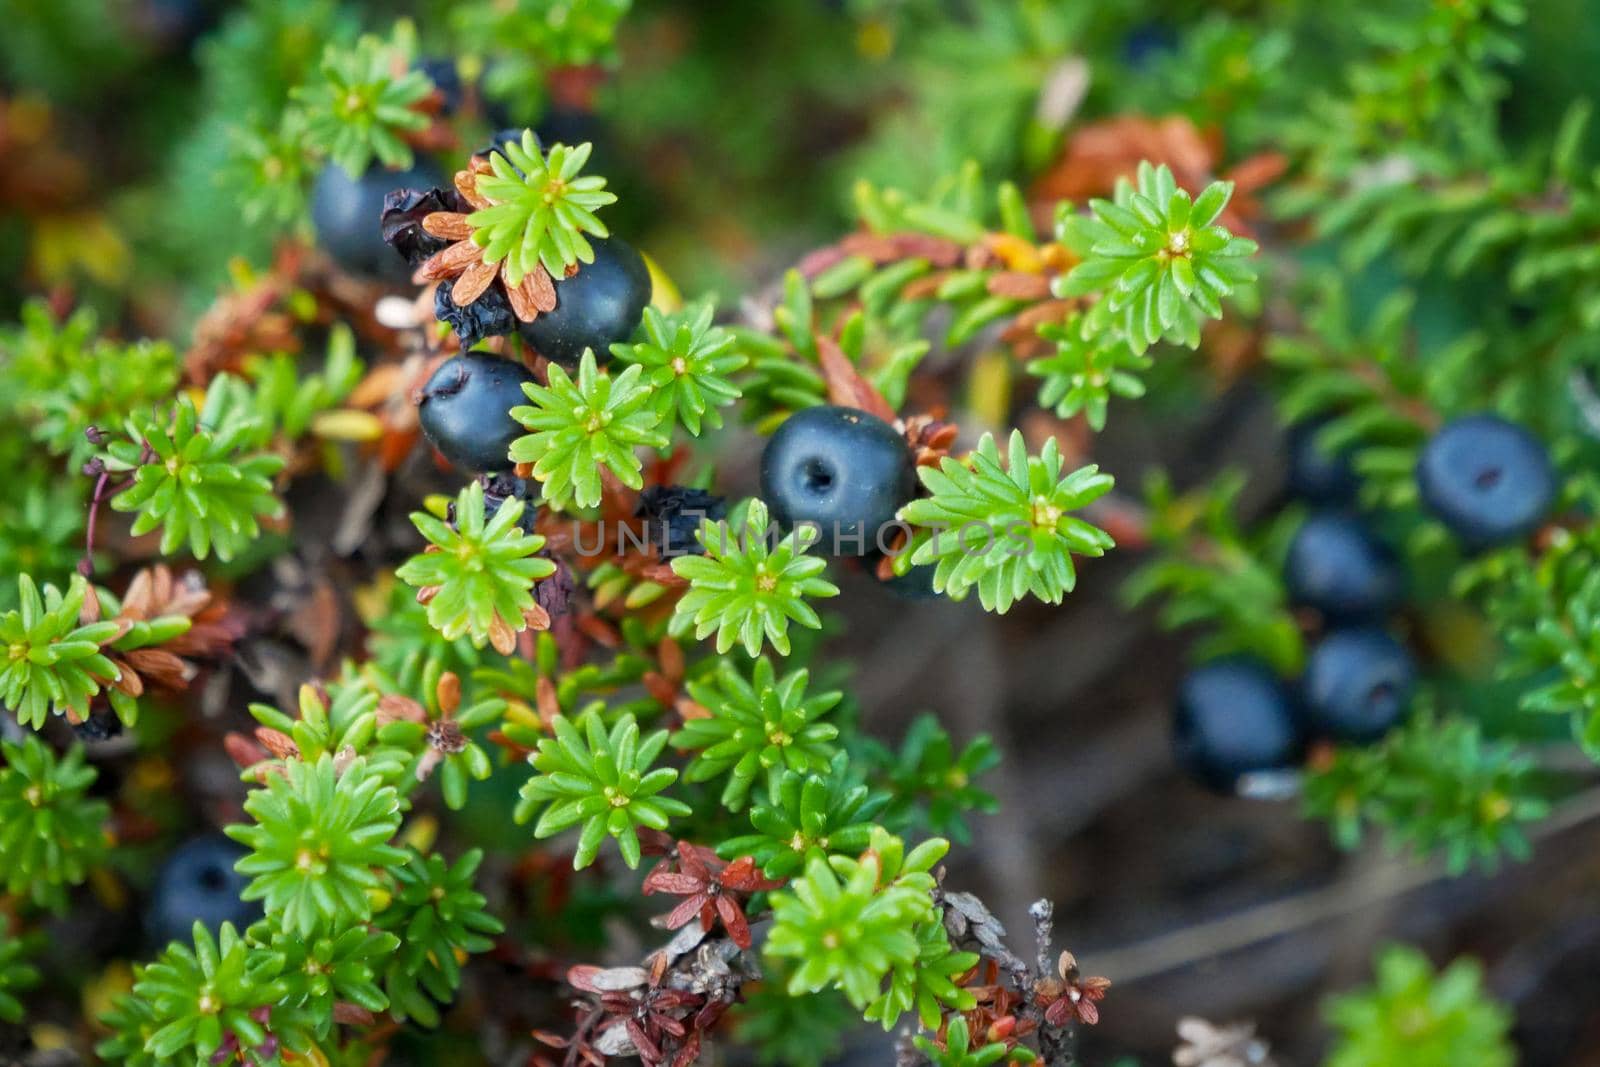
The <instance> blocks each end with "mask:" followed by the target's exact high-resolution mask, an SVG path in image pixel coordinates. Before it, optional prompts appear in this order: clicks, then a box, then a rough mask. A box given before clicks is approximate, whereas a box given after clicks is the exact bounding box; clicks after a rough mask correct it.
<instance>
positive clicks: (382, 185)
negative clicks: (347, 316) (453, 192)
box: [311, 161, 443, 282]
mask: <svg viewBox="0 0 1600 1067" xmlns="http://www.w3.org/2000/svg"><path fill="white" fill-rule="evenodd" d="M442 182H443V178H442V177H441V176H440V175H439V173H438V171H437V170H436V169H435V168H434V167H433V166H431V165H430V164H428V163H426V162H422V161H419V162H418V163H417V164H416V165H415V166H413V167H412V168H411V169H410V170H404V171H394V170H386V169H385V168H383V167H381V166H376V165H374V166H373V167H371V168H369V169H368V170H367V172H366V173H365V174H363V175H362V176H361V177H359V178H352V177H350V175H349V174H347V173H345V171H344V168H342V167H340V166H337V165H336V164H333V163H329V164H328V165H327V166H325V167H323V168H322V173H321V174H318V175H317V182H316V185H315V187H313V188H312V190H311V221H312V223H313V224H314V225H315V226H316V228H317V243H318V244H320V245H321V246H322V247H323V249H325V250H326V251H327V253H328V255H330V256H332V257H333V261H334V262H335V263H337V264H339V266H341V267H343V268H344V269H345V270H347V271H350V272H351V273H352V274H363V275H367V276H369V277H377V278H383V279H385V280H388V281H394V282H402V281H405V280H406V278H407V277H409V276H410V271H408V270H406V268H405V267H404V265H403V264H401V263H399V262H396V260H395V257H394V255H393V253H391V252H390V251H389V250H388V249H387V248H385V247H384V244H383V235H382V229H381V219H382V216H383V209H384V197H385V195H386V194H388V193H389V191H390V190H392V189H397V188H400V187H402V186H405V187H412V188H424V189H426V188H429V187H431V186H435V185H439V184H441V183H442Z"/></svg>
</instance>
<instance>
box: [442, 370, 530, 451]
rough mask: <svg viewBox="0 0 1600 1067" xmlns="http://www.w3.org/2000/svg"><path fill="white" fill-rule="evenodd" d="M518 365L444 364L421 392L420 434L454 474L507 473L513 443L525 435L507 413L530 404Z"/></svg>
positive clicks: (524, 373)
mask: <svg viewBox="0 0 1600 1067" xmlns="http://www.w3.org/2000/svg"><path fill="white" fill-rule="evenodd" d="M533 380H534V377H533V374H532V372H530V371H529V370H528V368H526V367H524V366H523V365H522V364H520V363H516V362H513V361H512V360H509V359H502V358H501V357H499V356H491V355H485V354H484V353H481V352H468V353H467V354H466V355H463V356H456V357H455V358H454V359H451V360H448V361H446V362H445V363H443V364H442V365H440V367H439V369H438V370H436V371H434V372H433V377H431V378H429V379H428V384H427V385H425V386H423V387H422V392H421V394H420V396H419V401H420V403H419V406H418V408H417V420H418V421H419V422H420V423H421V424H422V432H423V433H424V434H425V435H426V436H427V438H428V440H429V441H431V442H433V447H434V448H437V449H438V450H439V452H440V454H442V455H443V456H444V458H445V459H447V460H449V461H450V462H451V463H452V464H453V465H455V466H456V467H457V468H459V469H461V470H464V471H471V472H473V473H484V472H488V471H502V470H509V469H510V468H511V466H512V463H511V458H510V456H509V453H510V451H511V442H512V441H515V440H516V439H517V438H518V437H521V436H522V435H523V434H524V433H525V432H526V431H525V430H523V428H522V426H521V424H519V423H518V422H517V420H515V419H513V418H512V417H511V409H512V408H514V407H517V406H519V405H522V404H526V403H527V402H528V397H527V394H525V393H524V392H523V391H522V385H523V383H524V382H531V381H533Z"/></svg>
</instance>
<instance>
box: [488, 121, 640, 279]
mask: <svg viewBox="0 0 1600 1067" xmlns="http://www.w3.org/2000/svg"><path fill="white" fill-rule="evenodd" d="M592 149H593V146H592V145H588V144H581V145H578V146H577V147H576V148H569V147H568V146H566V145H564V144H556V145H551V146H550V151H549V152H548V153H542V152H540V151H539V143H538V141H537V140H535V139H534V136H533V131H532V130H524V131H523V132H522V141H521V142H520V143H519V142H517V141H507V142H505V143H504V144H503V145H502V146H501V151H499V152H491V153H490V154H489V166H490V167H492V168H493V173H491V174H484V175H480V176H479V177H478V179H477V190H478V193H479V195H481V196H483V197H484V198H485V199H487V200H489V201H490V202H491V204H492V206H491V207H487V208H482V209H480V210H478V211H474V212H473V213H472V214H471V215H468V216H467V223H468V225H470V226H471V227H472V228H473V234H472V240H473V241H474V242H475V243H476V244H477V245H478V246H479V247H480V248H482V249H483V261H484V262H485V263H499V262H501V261H502V260H504V261H505V266H504V267H503V268H502V270H503V272H504V275H505V282H506V284H507V285H508V286H517V285H520V284H521V283H522V279H523V277H524V276H525V275H527V274H531V273H532V272H533V270H534V268H535V267H536V266H538V265H539V264H541V263H542V264H543V265H544V269H545V270H547V271H549V272H550V275H551V277H554V278H561V277H563V276H564V275H565V274H566V272H567V268H568V267H571V266H574V265H576V264H578V263H593V262H594V248H593V247H592V246H591V245H590V244H589V241H588V238H587V237H585V236H584V235H585V234H590V235H592V236H595V237H606V236H608V235H609V234H610V231H609V230H607V229H606V225H605V223H603V222H601V221H600V219H599V217H598V216H597V215H596V214H595V212H596V211H598V210H599V209H600V208H602V207H605V206H606V205H607V204H614V203H616V201H617V197H616V194H615V193H609V192H606V180H605V179H604V178H601V177H599V176H597V175H588V176H585V175H583V173H582V171H583V166H584V164H585V163H587V162H589V153H590V151H591V150H592ZM580 269H581V268H580Z"/></svg>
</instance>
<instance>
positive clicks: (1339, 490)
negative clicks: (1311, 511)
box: [1286, 421, 1361, 506]
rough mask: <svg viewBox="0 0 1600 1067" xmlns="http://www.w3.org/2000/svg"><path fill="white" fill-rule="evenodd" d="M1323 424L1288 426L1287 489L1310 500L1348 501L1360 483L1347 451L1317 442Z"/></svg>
mask: <svg viewBox="0 0 1600 1067" xmlns="http://www.w3.org/2000/svg"><path fill="white" fill-rule="evenodd" d="M1325 425H1326V423H1325V422H1322V421H1317V422H1302V423H1299V424H1297V425H1295V426H1293V427H1291V428H1290V429H1289V474H1288V478H1287V479H1286V481H1287V484H1288V487H1289V492H1291V493H1293V494H1294V495H1295V496H1297V497H1299V498H1300V499H1302V500H1309V501H1310V502H1311V503H1313V504H1327V505H1332V506H1337V505H1340V504H1349V503H1351V502H1353V501H1354V500H1355V498H1356V491H1357V490H1358V489H1360V488H1361V483H1360V482H1359V481H1358V480H1357V478H1356V472H1355V470H1354V469H1353V468H1352V467H1351V466H1350V456H1349V455H1348V454H1347V453H1345V452H1330V451H1328V450H1327V449H1326V448H1324V447H1322V445H1320V444H1319V443H1318V441H1317V436H1318V434H1319V433H1320V432H1321V430H1322V428H1323V426H1325Z"/></svg>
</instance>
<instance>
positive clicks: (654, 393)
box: [611, 301, 749, 437]
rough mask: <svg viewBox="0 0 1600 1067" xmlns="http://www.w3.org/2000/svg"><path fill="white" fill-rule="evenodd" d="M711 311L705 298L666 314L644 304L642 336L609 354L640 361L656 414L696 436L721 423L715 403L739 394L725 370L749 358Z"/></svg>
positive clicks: (730, 400) (719, 404) (741, 365)
mask: <svg viewBox="0 0 1600 1067" xmlns="http://www.w3.org/2000/svg"><path fill="white" fill-rule="evenodd" d="M713 314H714V309H713V308H712V306H711V304H710V302H709V301H707V302H704V303H701V304H696V305H691V306H689V307H686V308H684V309H683V310H682V311H680V312H678V313H677V314H674V315H671V316H668V315H663V314H662V313H661V312H659V311H657V310H656V309H655V308H653V307H647V308H645V309H644V332H645V338H646V339H645V340H643V341H640V342H639V343H638V344H615V345H612V346H611V354H612V355H614V356H616V358H617V359H619V360H621V361H622V362H623V363H637V364H639V365H641V366H643V367H644V369H645V370H644V380H645V381H646V383H648V384H649V386H650V390H651V392H650V403H651V406H652V407H654V408H655V410H656V413H657V414H658V415H660V416H661V420H662V421H663V422H668V421H670V420H672V419H677V421H679V422H681V423H683V426H684V428H685V429H686V430H688V431H689V432H690V433H691V434H693V435H694V436H696V437H699V436H700V430H701V427H702V426H704V427H705V428H707V429H712V430H715V429H717V428H718V427H719V426H721V425H722V413H721V412H719V411H718V410H717V409H718V408H721V407H726V406H727V405H729V404H732V403H733V402H734V401H736V400H738V399H739V397H740V395H741V394H740V392H739V390H738V388H737V387H736V386H735V385H734V384H733V383H732V382H731V381H730V380H729V376H730V375H732V374H734V373H735V372H736V371H739V370H741V369H743V368H744V366H745V364H746V363H748V362H749V357H747V356H746V355H744V353H742V352H738V351H735V349H734V346H735V343H736V340H737V339H736V338H735V337H734V335H733V334H732V333H731V332H729V331H728V330H725V329H723V328H722V327H720V326H713V325H712V324H711V318H712V315H713Z"/></svg>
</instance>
